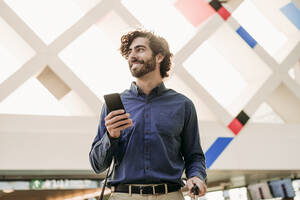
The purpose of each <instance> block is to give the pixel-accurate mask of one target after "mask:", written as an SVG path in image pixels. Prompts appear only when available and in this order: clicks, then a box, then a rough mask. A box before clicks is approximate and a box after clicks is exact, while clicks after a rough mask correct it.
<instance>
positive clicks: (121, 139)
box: [89, 30, 206, 200]
mask: <svg viewBox="0 0 300 200" xmlns="http://www.w3.org/2000/svg"><path fill="white" fill-rule="evenodd" d="M120 51H121V54H122V56H124V57H125V58H126V59H127V60H128V64H129V68H130V72H131V74H132V76H134V77H136V82H133V83H132V84H131V87H130V89H129V90H125V91H124V92H123V93H121V99H122V102H123V104H124V107H125V110H126V113H124V110H117V111H112V112H110V113H108V111H107V108H106V105H104V106H103V108H102V111H101V121H100V124H99V129H98V134H97V136H96V138H95V140H94V142H93V144H92V149H91V151H90V155H89V156H90V162H91V165H92V167H93V169H94V171H95V172H96V173H100V172H103V171H104V170H105V169H107V168H108V167H109V166H110V164H111V162H112V159H114V168H113V174H112V175H111V176H110V179H109V181H108V185H109V187H111V189H112V195H111V198H112V199H149V198H148V197H149V196H151V197H152V198H151V199H174V200H176V199H180V200H182V199H184V197H183V195H182V192H181V191H180V188H181V187H182V186H184V183H183V182H182V180H181V177H182V173H183V171H184V170H185V172H186V177H187V179H188V180H187V187H188V189H189V195H190V196H191V197H192V198H196V196H195V195H194V194H193V192H192V188H193V186H194V185H197V187H198V188H199V196H203V195H204V194H205V193H206V185H205V180H206V172H205V169H206V168H205V158H204V154H203V151H202V148H201V146H200V141H199V132H198V122H197V115H196V111H195V108H194V105H193V103H192V101H191V100H189V99H188V98H187V97H185V96H184V95H182V94H179V93H177V92H175V91H174V90H171V89H167V88H166V87H165V85H164V83H163V78H165V77H167V76H168V71H169V70H170V67H171V57H172V54H171V53H170V50H169V46H168V43H167V42H166V40H165V39H163V38H162V37H158V36H156V35H154V34H153V33H151V32H147V31H141V30H136V31H132V32H129V33H128V34H126V35H123V36H122V38H121V47H120ZM116 81H117V80H116Z"/></svg>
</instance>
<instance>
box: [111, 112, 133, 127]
mask: <svg viewBox="0 0 300 200" xmlns="http://www.w3.org/2000/svg"><path fill="white" fill-rule="evenodd" d="M129 116H130V114H129V113H126V114H123V115H118V116H115V117H113V118H111V119H109V120H106V121H105V126H108V125H112V124H114V123H115V122H117V121H120V120H122V119H126V118H129Z"/></svg>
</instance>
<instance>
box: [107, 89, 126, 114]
mask: <svg viewBox="0 0 300 200" xmlns="http://www.w3.org/2000/svg"><path fill="white" fill-rule="evenodd" d="M104 100H105V103H106V106H107V109H108V113H110V112H111V111H114V110H119V109H123V110H125V108H124V105H123V103H122V100H121V97H120V94H119V93H113V94H107V95H104ZM125 113H126V110H125ZM123 114H124V113H123Z"/></svg>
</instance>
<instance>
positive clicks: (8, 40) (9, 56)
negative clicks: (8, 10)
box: [0, 17, 35, 84]
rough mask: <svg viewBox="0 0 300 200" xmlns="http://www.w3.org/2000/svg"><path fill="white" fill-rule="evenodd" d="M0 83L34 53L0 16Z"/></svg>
mask: <svg viewBox="0 0 300 200" xmlns="http://www.w3.org/2000/svg"><path fill="white" fill-rule="evenodd" d="M0 30H1V34H0V66H1V67H0V84H1V83H2V82H3V81H4V80H6V79H7V78H8V77H9V76H10V75H12V74H13V73H14V72H16V71H17V70H18V69H19V68H21V67H22V65H23V64H24V63H25V62H26V61H28V60H29V59H30V58H31V57H33V56H34V55H35V51H34V50H33V49H32V48H31V47H30V46H29V45H28V44H27V43H26V42H25V41H24V40H23V39H22V38H21V37H20V36H19V35H18V34H17V33H16V32H15V31H14V30H13V29H12V28H11V27H10V26H9V25H8V24H7V23H6V22H5V21H4V20H3V19H2V18H1V17H0Z"/></svg>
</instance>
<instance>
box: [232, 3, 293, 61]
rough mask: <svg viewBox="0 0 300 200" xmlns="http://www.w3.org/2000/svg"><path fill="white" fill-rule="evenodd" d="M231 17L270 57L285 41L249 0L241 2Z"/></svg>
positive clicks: (285, 38)
mask: <svg viewBox="0 0 300 200" xmlns="http://www.w3.org/2000/svg"><path fill="white" fill-rule="evenodd" d="M232 16H233V17H234V18H235V19H236V20H237V21H238V23H239V24H240V25H241V26H243V27H244V28H245V30H247V32H248V33H249V34H250V35H251V36H252V37H253V38H254V39H255V40H256V41H257V42H258V43H259V44H260V45H261V46H262V47H263V48H264V49H265V50H266V51H267V52H268V53H269V54H270V55H272V56H274V55H275V54H276V52H277V51H278V50H279V49H280V48H281V47H282V46H283V45H284V43H285V42H286V41H287V37H286V36H285V35H284V34H283V33H282V32H280V31H278V30H277V29H276V28H275V27H274V26H273V25H272V23H271V22H270V21H268V19H267V18H266V17H265V16H264V15H263V14H262V13H261V12H260V11H259V10H258V9H257V8H256V7H255V5H254V4H253V3H252V2H251V1H250V0H245V1H243V2H242V3H241V4H240V6H239V7H238V8H237V9H236V10H235V11H234V12H233V13H232Z"/></svg>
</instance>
